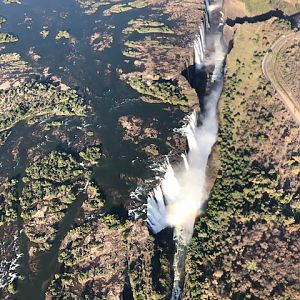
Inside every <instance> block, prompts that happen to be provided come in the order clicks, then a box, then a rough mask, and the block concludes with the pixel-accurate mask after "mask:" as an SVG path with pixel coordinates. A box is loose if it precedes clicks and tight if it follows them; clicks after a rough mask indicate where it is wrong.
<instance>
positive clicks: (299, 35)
mask: <svg viewBox="0 0 300 300" xmlns="http://www.w3.org/2000/svg"><path fill="white" fill-rule="evenodd" d="M291 39H300V31H298V32H295V33H291V34H289V35H286V36H284V35H283V36H282V37H280V38H279V39H278V40H277V41H276V42H275V44H274V45H273V46H272V48H271V50H270V51H269V52H268V53H267V54H266V56H265V58H264V60H263V62H262V70H263V73H264V75H265V76H266V78H267V79H268V80H269V81H270V82H271V83H272V85H273V87H274V88H275V90H276V92H277V94H278V96H279V97H280V99H281V100H282V102H283V103H284V105H285V106H286V108H287V109H288V111H289V112H290V113H291V115H292V116H293V118H294V119H295V121H296V122H297V123H298V124H299V125H300V99H296V96H295V95H294V94H293V93H292V92H291V90H290V89H289V87H288V86H287V84H286V83H285V81H284V79H283V78H282V76H281V74H280V72H279V71H278V66H277V64H276V60H277V57H278V53H279V52H280V50H281V49H282V48H283V46H284V45H285V44H286V43H287V42H288V41H290V40H291ZM299 72H300V71H299Z"/></svg>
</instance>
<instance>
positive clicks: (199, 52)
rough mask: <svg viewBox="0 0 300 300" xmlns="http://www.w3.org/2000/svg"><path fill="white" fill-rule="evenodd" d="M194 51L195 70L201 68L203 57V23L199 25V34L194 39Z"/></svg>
mask: <svg viewBox="0 0 300 300" xmlns="http://www.w3.org/2000/svg"><path fill="white" fill-rule="evenodd" d="M194 52H195V67H196V69H197V70H199V69H201V68H202V67H203V64H204V58H205V29H204V25H203V23H201V24H200V26H199V34H198V35H197V36H196V38H195V41H194Z"/></svg>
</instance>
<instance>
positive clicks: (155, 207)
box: [147, 0, 225, 300]
mask: <svg viewBox="0 0 300 300" xmlns="http://www.w3.org/2000/svg"><path fill="white" fill-rule="evenodd" d="M214 2H215V3H212V5H214V7H213V8H212V9H211V11H213V10H215V9H216V8H218V7H221V3H222V1H221V0H217V1H214ZM206 5H209V2H208V0H206ZM208 10H209V6H207V7H206V14H207V17H206V18H205V19H206V21H207V20H208V13H207V11H208ZM220 16H221V14H220ZM206 21H204V22H206ZM216 21H217V22H215V24H217V25H214V26H212V30H211V31H210V32H209V35H210V39H209V40H210V43H212V44H211V45H210V47H209V48H210V49H214V51H213V53H209V55H208V56H210V58H209V59H208V61H210V62H211V61H213V64H214V71H213V74H212V77H211V82H210V91H209V92H208V94H207V95H206V96H205V97H204V109H203V113H202V114H201V116H200V125H199V126H197V124H198V122H197V113H196V112H194V113H193V114H192V115H191V116H190V119H189V123H188V125H187V126H186V128H185V129H184V134H185V135H186V137H187V141H188V146H189V152H188V154H187V155H183V164H182V166H178V167H177V168H176V173H175V172H174V170H173V168H172V166H171V165H170V164H168V165H167V169H166V173H165V176H164V178H163V179H162V181H161V184H160V186H159V187H157V188H156V189H154V191H153V192H152V193H151V194H150V195H149V197H148V210H147V216H148V224H149V227H150V229H151V230H152V231H153V233H158V232H160V231H161V230H163V229H164V228H166V227H167V226H171V227H174V240H175V242H176V253H175V257H174V264H173V268H174V283H173V292H172V298H171V299H172V300H176V299H180V294H181V288H182V285H183V277H184V264H185V253H186V248H187V246H188V244H189V243H190V240H191V238H192V234H193V228H194V222H195V218H196V216H197V215H199V213H200V212H201V208H202V206H203V204H204V203H205V201H206V200H207V190H206V169H207V163H208V159H209V155H210V153H211V150H212V147H213V145H214V144H215V142H216V137H217V132H218V121H217V113H216V106H217V103H218V100H219V97H220V95H221V92H222V88H223V65H224V59H225V50H224V47H223V44H222V32H221V31H220V30H219V28H218V26H219V23H220V20H219V19H218V20H216ZM202 28H203V30H202ZM206 28H207V27H206ZM199 31H200V33H199V35H198V36H197V37H196V39H195V42H194V49H195V65H196V73H195V75H197V70H199V68H201V67H203V66H204V65H205V32H204V31H205V30H204V25H203V24H202V25H201V26H200V27H199Z"/></svg>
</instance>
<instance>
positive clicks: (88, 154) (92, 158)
mask: <svg viewBox="0 0 300 300" xmlns="http://www.w3.org/2000/svg"><path fill="white" fill-rule="evenodd" d="M79 156H80V157H81V158H82V159H84V160H85V161H86V162H87V163H88V164H90V165H96V164H97V163H98V162H99V159H100V156H101V149H100V148H99V147H96V146H92V147H87V148H86V149H85V150H83V151H81V152H80V153H79Z"/></svg>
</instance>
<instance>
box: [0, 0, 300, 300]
mask: <svg viewBox="0 0 300 300" xmlns="http://www.w3.org/2000/svg"><path fill="white" fill-rule="evenodd" d="M210 2H211V3H212V4H214V1H210ZM276 8H277V9H282V10H283V11H284V13H286V14H294V13H296V12H297V11H299V4H298V3H297V1H294V0H286V1H256V0H249V1H248V0H247V1H246V0H245V1H242V0H235V1H225V3H224V12H225V17H226V18H227V17H228V18H230V19H232V20H235V18H236V17H240V18H245V17H253V16H254V17H255V16H257V15H261V14H264V13H267V12H268V11H272V10H274V9H276ZM204 15H205V5H204V1H197V0H193V1H175V0H169V1H166V0H136V1H120V0H108V1H100V0H71V1H59V0H53V1H45V0H22V1H15V0H3V1H1V2H0V112H1V114H0V170H1V171H0V254H1V261H0V298H1V299H21V300H22V299H30V300H32V299H121V298H123V299H170V298H171V293H172V285H173V280H174V278H173V277H174V274H173V268H172V264H173V255H174V244H173V235H172V230H171V229H166V230H164V231H163V232H161V233H160V234H158V235H152V234H151V233H150V232H149V230H148V228H147V225H146V222H145V219H146V214H145V210H146V199H147V194H148V192H149V191H151V190H152V189H153V187H155V185H156V184H157V183H158V182H159V180H160V178H161V177H162V176H163V175H164V173H163V170H162V169H164V168H163V167H164V162H165V159H166V156H168V159H169V161H170V162H171V163H176V162H178V161H180V160H181V154H183V153H184V152H185V151H187V150H188V145H187V142H186V138H185V137H184V136H183V135H182V134H181V131H180V128H181V127H182V126H183V125H184V124H186V123H187V121H188V120H187V118H186V116H187V115H188V114H189V113H190V112H192V111H194V110H196V111H199V110H200V107H199V99H198V95H197V92H198V94H199V90H197V92H196V91H195V89H194V87H195V86H194V82H193V81H194V79H193V70H194V48H193V43H194V39H195V36H196V35H197V34H198V33H199V25H200V24H201V22H202V20H203V18H204ZM295 30H296V29H295ZM291 32H292V29H291V24H290V22H289V21H288V20H282V19H280V18H276V17H274V18H269V19H268V20H266V21H261V22H257V23H253V24H249V23H245V24H236V25H234V26H233V27H232V26H231V25H230V26H229V25H228V26H225V27H224V39H225V42H228V45H229V48H230V45H231V46H233V47H232V49H231V51H230V53H229V55H228V58H227V64H226V68H225V86H224V91H223V94H222V97H221V99H220V103H219V119H220V132H219V135H218V143H217V145H216V147H215V149H214V151H213V153H212V155H211V159H210V164H209V166H210V174H209V175H210V177H211V179H212V180H211V182H210V185H211V186H213V188H212V191H211V193H210V196H209V199H208V208H207V214H206V215H205V216H201V217H200V218H199V220H197V223H196V226H195V233H194V236H193V239H192V243H191V245H190V247H189V251H188V257H187V268H186V273H187V276H186V283H185V286H184V290H183V293H182V298H183V299H297V298H298V297H299V295H300V294H299V293H300V289H299V278H300V276H299V250H300V247H299V207H300V206H299V201H300V199H299V184H298V182H299V175H300V172H299V163H300V160H299V157H300V153H299V147H298V146H297V145H298V137H299V127H298V126H297V125H296V123H295V121H294V120H293V117H292V115H291V114H289V113H288V111H287V110H286V108H285V106H284V103H283V102H282V101H281V99H280V98H279V97H278V96H277V95H276V93H275V88H276V86H275V87H274V86H273V85H272V83H270V82H269V81H268V80H267V79H266V78H265V77H264V73H263V71H262V69H261V63H262V60H263V58H264V56H265V55H266V54H267V53H268V51H269V49H270V48H271V47H272V45H273V43H274V42H275V41H276V39H278V38H279V37H280V36H281V35H288V34H290V33H291ZM298 54H299V42H298V41H297V39H296V40H290V41H288V43H287V44H286V47H284V48H282V49H281V50H280V53H279V55H278V67H279V69H280V72H281V74H283V78H288V79H289V80H287V82H286V85H287V86H288V88H289V89H290V90H291V91H292V93H294V94H295V95H296V97H297V95H298V94H299V87H297V82H299V80H297V75H298V73H297V68H295V66H296V64H295V59H298V60H299V55H298ZM207 73H208V74H207V76H209V75H210V74H209V73H210V70H209V68H208V72H207ZM293 75H294V76H293ZM203 81H204V82H203V83H202V86H204V90H205V78H204V77H203ZM202 89H203V88H202ZM200 102H201V94H200ZM270 137H271V138H270ZM277 251H280V255H278V254H277ZM265 258H267V259H265Z"/></svg>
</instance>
